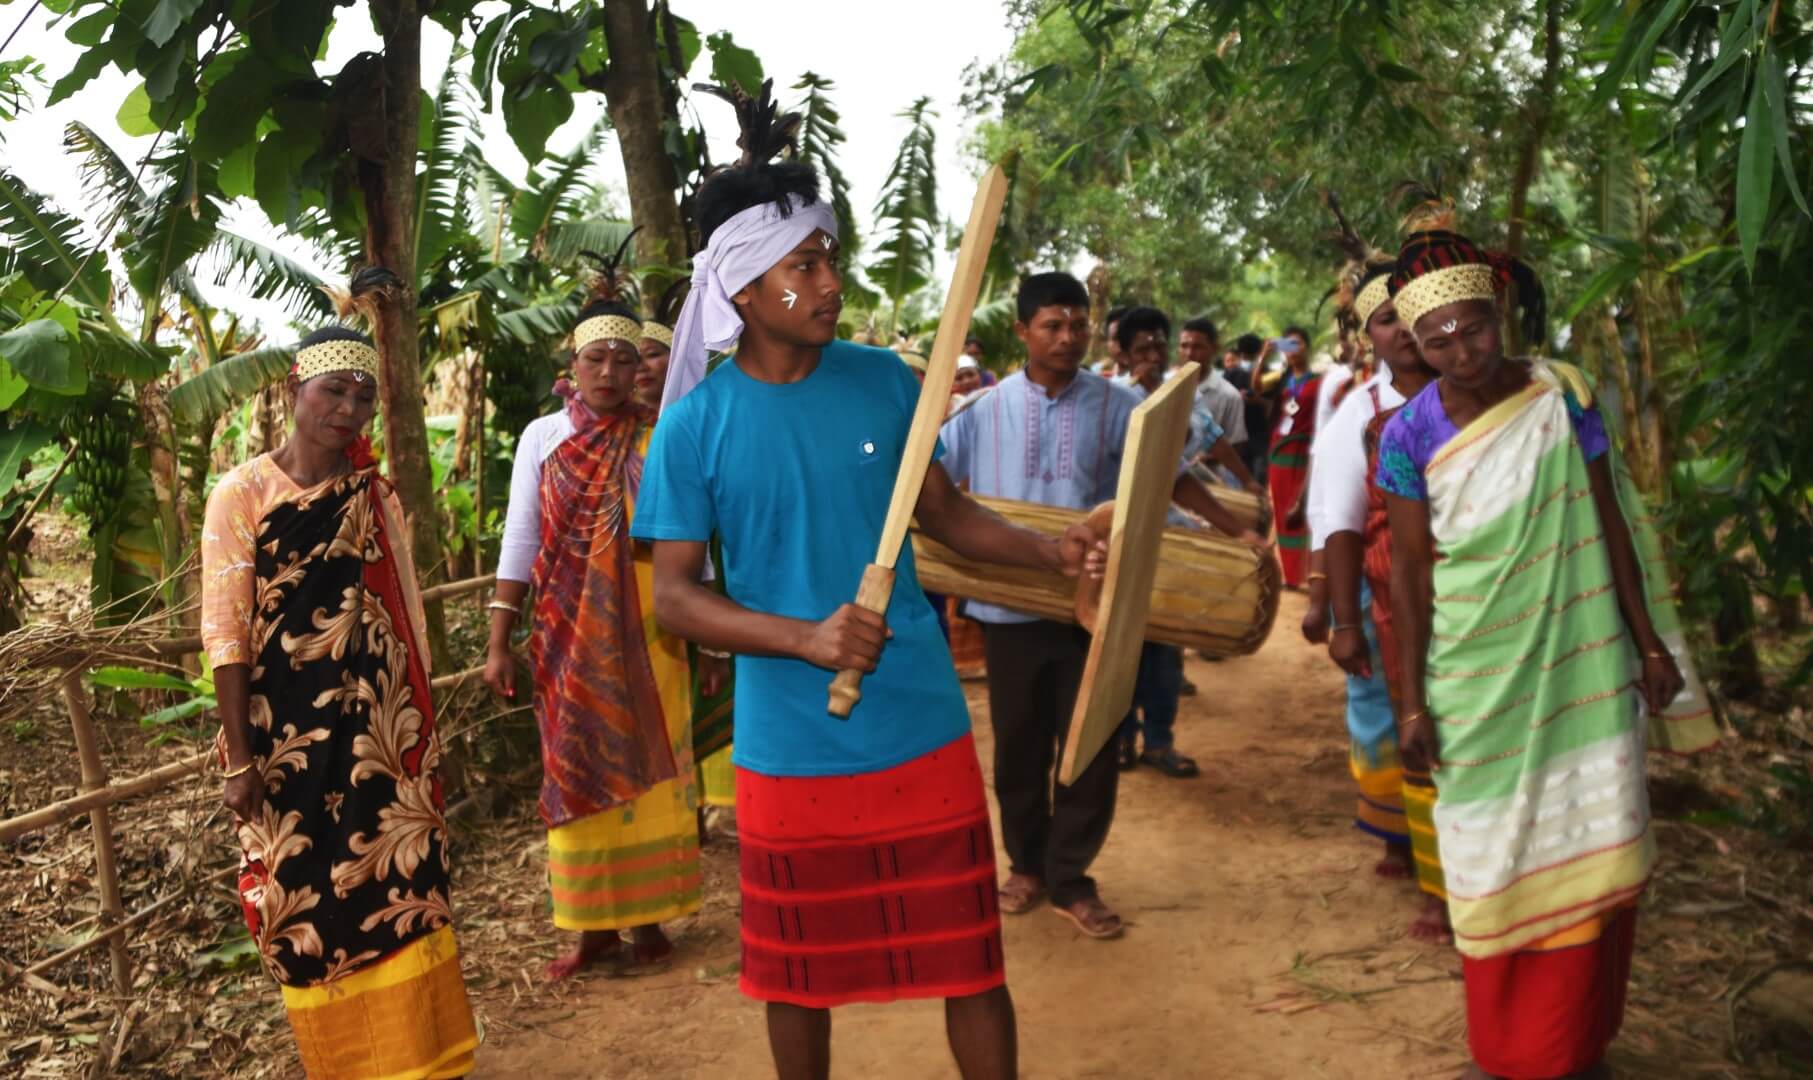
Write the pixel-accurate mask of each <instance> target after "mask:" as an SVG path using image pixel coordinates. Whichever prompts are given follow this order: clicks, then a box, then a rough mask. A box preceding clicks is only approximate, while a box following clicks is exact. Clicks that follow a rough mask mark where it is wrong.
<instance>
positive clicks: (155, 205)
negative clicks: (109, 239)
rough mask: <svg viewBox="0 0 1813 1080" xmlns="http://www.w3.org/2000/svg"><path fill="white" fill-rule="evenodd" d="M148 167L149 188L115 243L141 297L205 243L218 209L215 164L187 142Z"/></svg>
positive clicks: (217, 220) (211, 237)
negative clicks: (150, 172) (193, 151)
mask: <svg viewBox="0 0 1813 1080" xmlns="http://www.w3.org/2000/svg"><path fill="white" fill-rule="evenodd" d="M153 172H154V175H155V176H156V178H157V179H156V185H155V187H154V189H153V193H152V195H151V196H150V198H148V199H146V200H145V202H144V203H143V204H142V205H141V206H140V207H139V209H138V210H137V211H136V212H134V213H132V214H130V215H128V217H127V221H126V229H125V230H124V233H125V235H124V240H125V242H124V243H123V244H122V245H121V248H120V257H121V258H122V259H123V260H124V261H125V263H126V277H127V280H128V281H130V282H131V284H132V289H133V291H134V292H136V293H138V295H140V296H141V297H155V296H157V295H158V294H159V293H161V292H162V291H163V290H164V288H166V287H167V285H168V283H169V281H170V277H171V275H172V274H174V273H175V272H176V271H178V270H180V269H182V268H183V267H184V266H186V265H187V264H188V262H189V260H190V259H193V258H195V256H197V255H200V254H201V253H202V252H203V251H206V250H207V249H208V247H209V245H211V244H212V243H213V242H214V234H215V229H216V227H217V226H218V225H219V224H220V214H221V203H220V198H219V194H220V193H219V186H218V184H217V183H216V182H215V178H214V169H213V167H212V166H209V165H206V164H204V163H202V162H201V161H198V160H197V159H196V158H195V156H194V155H193V154H191V153H190V152H189V148H188V147H187V146H183V145H178V146H177V147H176V149H174V150H173V151H171V152H170V153H169V154H167V155H165V156H164V157H162V158H160V159H158V160H157V161H156V162H153ZM147 314H154V312H148V313H147Z"/></svg>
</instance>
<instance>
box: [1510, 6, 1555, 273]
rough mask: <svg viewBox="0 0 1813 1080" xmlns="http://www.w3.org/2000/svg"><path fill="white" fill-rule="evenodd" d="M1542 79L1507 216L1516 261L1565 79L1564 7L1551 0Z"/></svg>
mask: <svg viewBox="0 0 1813 1080" xmlns="http://www.w3.org/2000/svg"><path fill="white" fill-rule="evenodd" d="M1542 19H1543V49H1542V53H1543V55H1542V76H1541V77H1540V78H1539V79H1538V80H1537V83H1536V86H1535V88H1534V89H1533V90H1532V91H1531V92H1530V97H1529V99H1528V100H1526V101H1525V102H1524V107H1523V115H1524V122H1523V129H1524V132H1525V134H1524V139H1523V145H1522V146H1521V147H1519V148H1518V151H1517V169H1516V171H1515V172H1514V173H1512V175H1511V201H1510V204H1509V207H1508V209H1507V210H1506V212H1505V217H1506V220H1507V224H1508V229H1507V232H1506V235H1505V251H1506V252H1507V253H1509V254H1510V255H1512V256H1514V257H1522V255H1523V230H1524V224H1525V222H1524V212H1525V209H1526V208H1527V206H1528V204H1529V200H1530V185H1531V184H1532V183H1534V182H1535V180H1536V169H1537V166H1539V165H1540V164H1541V163H1542V142H1543V140H1544V139H1545V138H1547V137H1548V132H1549V120H1550V118H1551V117H1552V116H1553V115H1554V104H1555V83H1556V81H1557V80H1558V79H1559V78H1560V76H1561V4H1560V0H1548V3H1546V4H1544V5H1543V14H1542Z"/></svg>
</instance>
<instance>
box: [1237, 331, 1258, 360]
mask: <svg viewBox="0 0 1813 1080" xmlns="http://www.w3.org/2000/svg"><path fill="white" fill-rule="evenodd" d="M1264 349H1265V339H1264V338H1262V337H1260V336H1259V335H1258V334H1241V335H1240V336H1239V337H1238V338H1235V339H1234V351H1235V352H1237V353H1239V354H1240V355H1241V356H1246V357H1253V356H1258V355H1259V354H1260V353H1261V352H1262V351H1264Z"/></svg>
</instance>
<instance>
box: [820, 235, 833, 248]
mask: <svg viewBox="0 0 1813 1080" xmlns="http://www.w3.org/2000/svg"><path fill="white" fill-rule="evenodd" d="M818 242H819V245H820V246H821V247H823V248H824V249H825V250H826V251H830V250H831V237H830V236H829V235H828V234H826V233H819V234H818Z"/></svg>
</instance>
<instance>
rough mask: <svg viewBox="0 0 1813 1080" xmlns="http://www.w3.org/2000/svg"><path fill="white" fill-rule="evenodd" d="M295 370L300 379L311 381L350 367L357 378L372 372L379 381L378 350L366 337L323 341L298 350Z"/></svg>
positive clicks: (372, 376) (373, 379)
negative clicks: (364, 340) (367, 342)
mask: <svg viewBox="0 0 1813 1080" xmlns="http://www.w3.org/2000/svg"><path fill="white" fill-rule="evenodd" d="M293 371H294V373H295V375H296V379H297V381H299V382H308V381H309V380H310V379H312V378H314V377H315V376H317V375H328V374H331V373H333V372H336V371H350V372H352V373H353V376H354V377H355V378H357V377H360V376H370V377H371V379H372V381H373V382H376V381H377V378H378V350H376V349H374V348H372V347H371V346H370V345H367V344H366V343H365V342H363V341H353V340H351V339H349V338H340V339H338V340H335V341H322V342H318V343H316V344H314V345H310V346H308V347H307V348H304V349H298V350H296V366H295V368H294V369H293Z"/></svg>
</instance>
